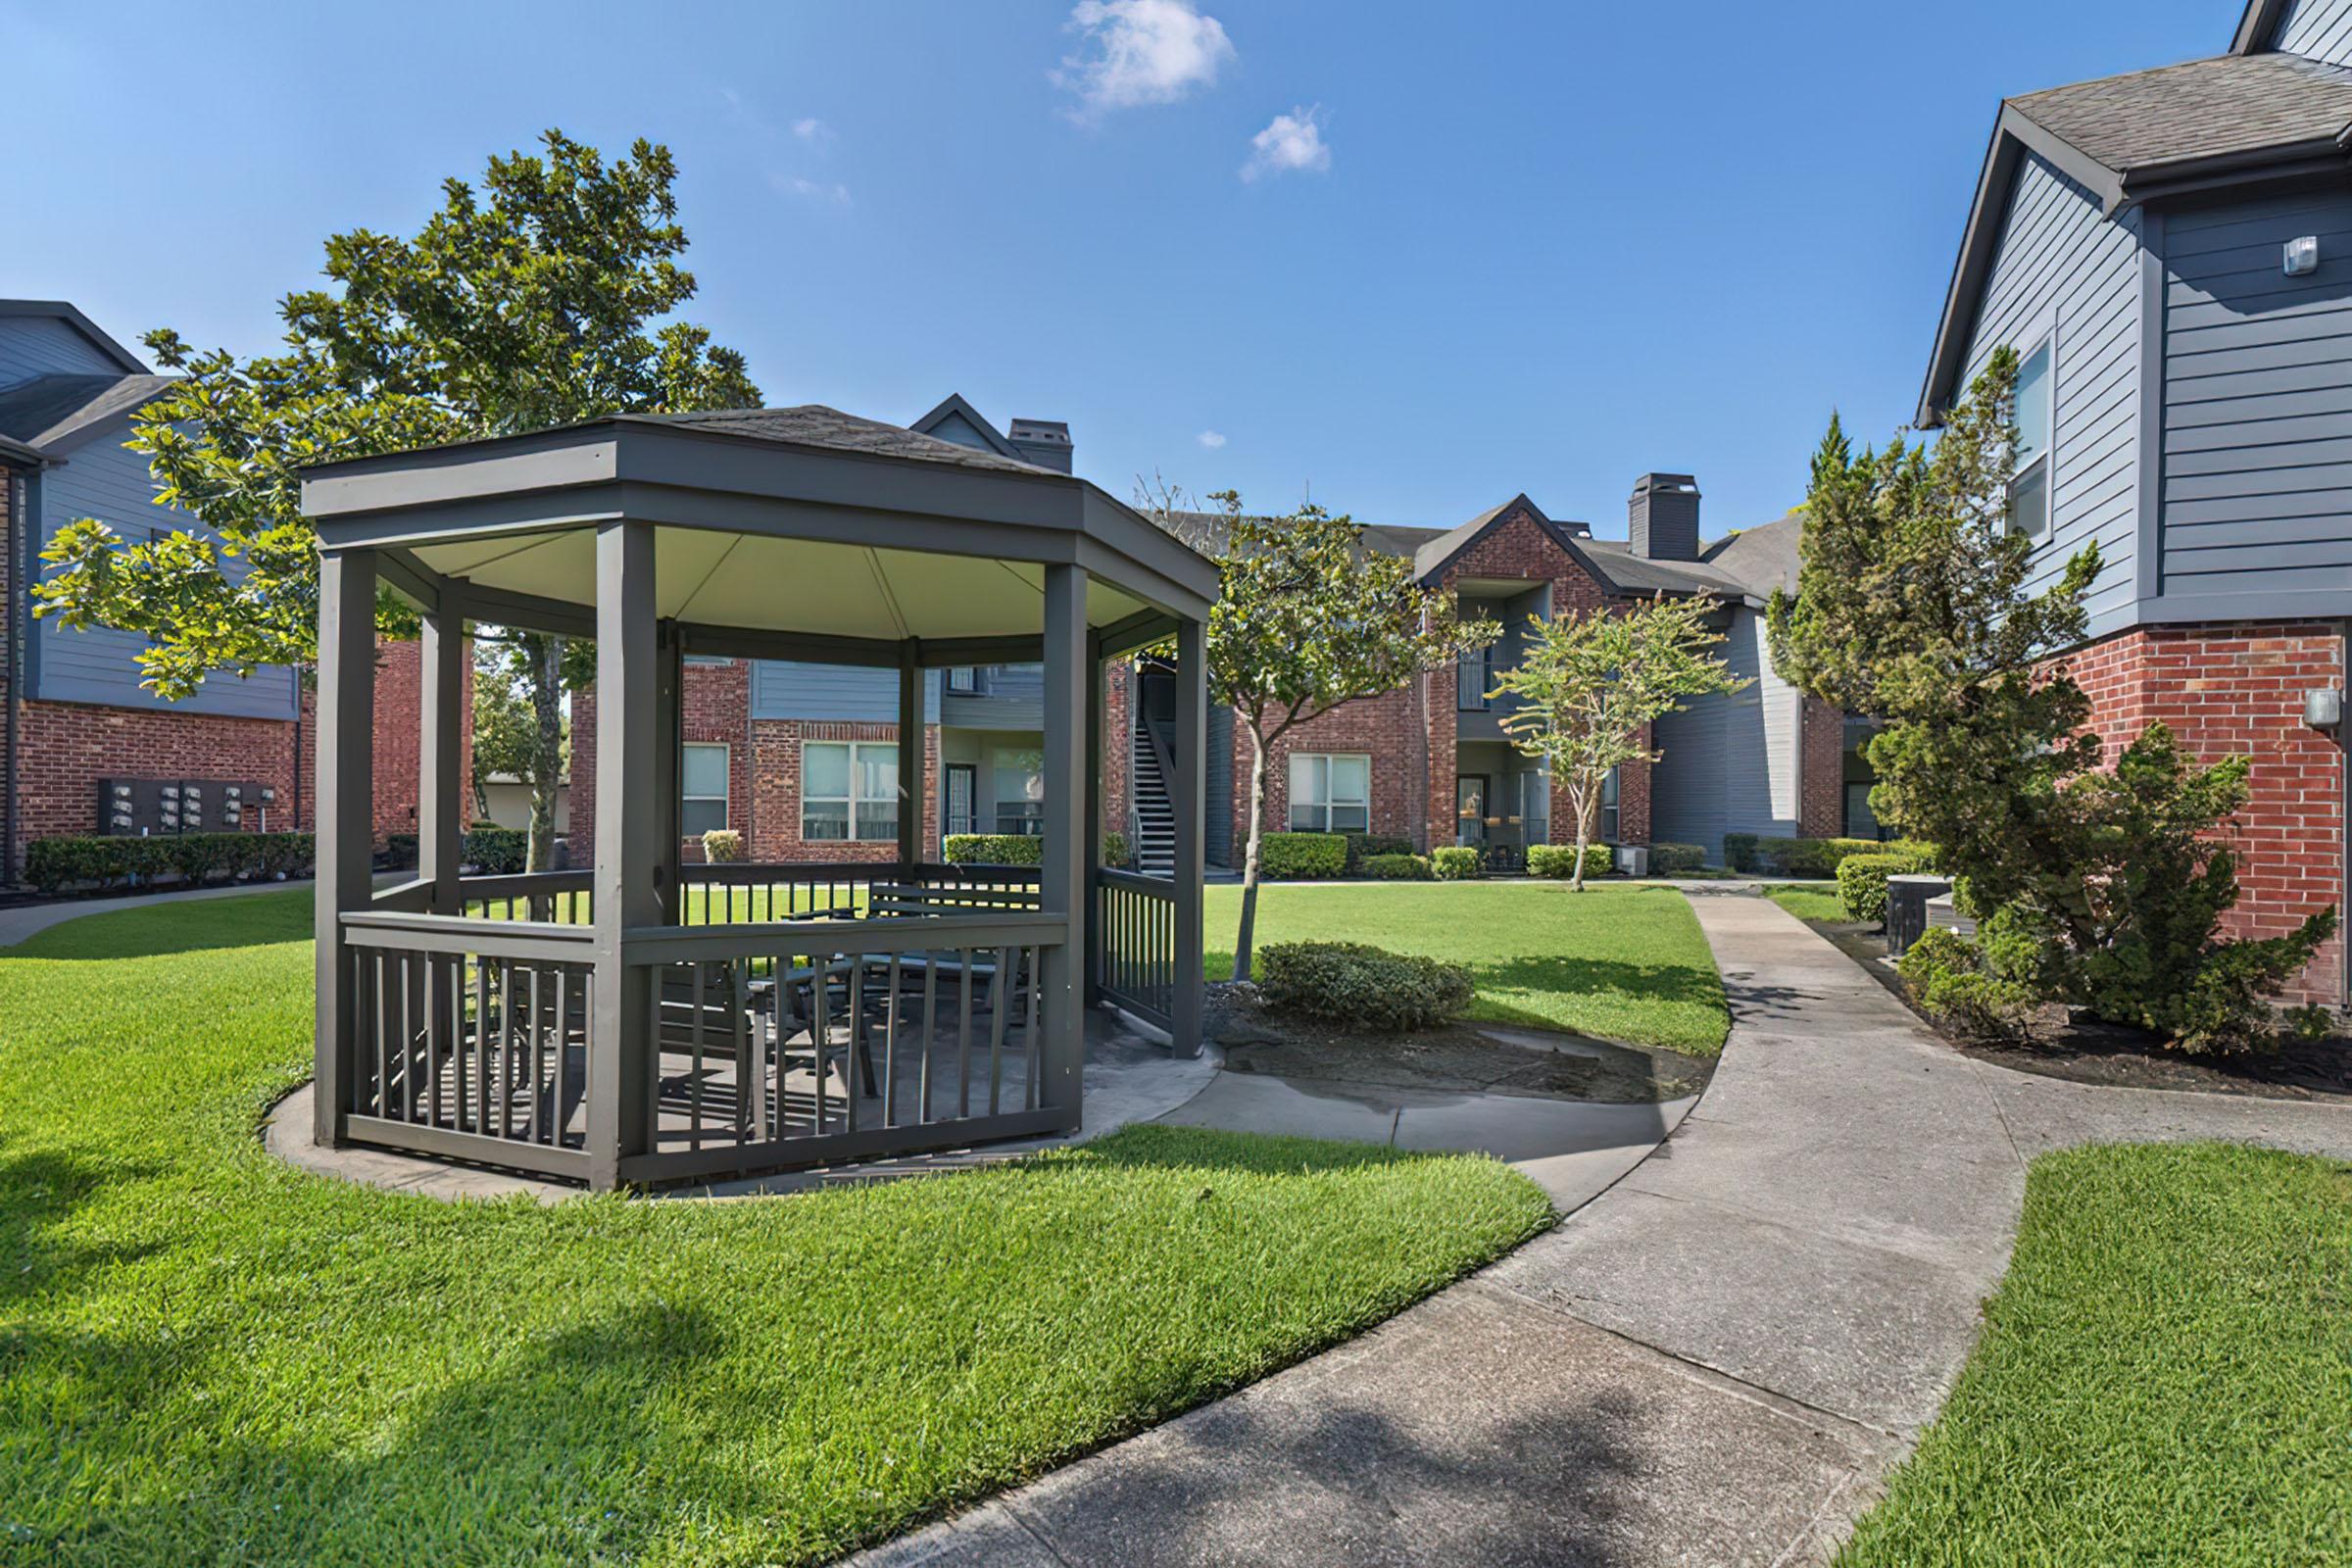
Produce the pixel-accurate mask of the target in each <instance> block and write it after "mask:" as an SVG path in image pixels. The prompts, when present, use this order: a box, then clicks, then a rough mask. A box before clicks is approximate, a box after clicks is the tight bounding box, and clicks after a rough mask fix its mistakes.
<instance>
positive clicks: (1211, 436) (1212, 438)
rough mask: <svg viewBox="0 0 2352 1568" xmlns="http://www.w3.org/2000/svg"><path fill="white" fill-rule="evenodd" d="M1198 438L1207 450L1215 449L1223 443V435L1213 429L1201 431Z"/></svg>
mask: <svg viewBox="0 0 2352 1568" xmlns="http://www.w3.org/2000/svg"><path fill="white" fill-rule="evenodd" d="M1199 439H1200V442H1201V445H1202V446H1204V447H1206V448H1208V450H1209V451H1211V452H1214V451H1216V450H1217V448H1219V447H1221V446H1223V445H1224V444H1225V437H1224V436H1223V435H1221V434H1219V433H1218V432H1217V431H1215V430H1203V431H1201V434H1200V437H1199Z"/></svg>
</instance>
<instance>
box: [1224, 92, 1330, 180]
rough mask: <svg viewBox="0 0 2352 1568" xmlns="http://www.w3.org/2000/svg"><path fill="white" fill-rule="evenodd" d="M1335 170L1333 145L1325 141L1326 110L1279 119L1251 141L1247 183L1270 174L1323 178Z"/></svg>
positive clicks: (1300, 111)
mask: <svg viewBox="0 0 2352 1568" xmlns="http://www.w3.org/2000/svg"><path fill="white" fill-rule="evenodd" d="M1330 168H1331V144H1330V143H1328V142H1326V141H1325V140H1324V139H1323V106H1322V105H1321V104H1317V105H1315V107H1314V108H1312V109H1293V110H1292V111H1291V112H1290V113H1289V114H1287V115H1276V116H1275V117H1274V121H1273V123H1271V124H1269V125H1268V126H1266V128H1265V129H1263V130H1261V131H1259V132H1258V133H1257V134H1256V135H1254V136H1252V137H1250V161H1249V162H1248V163H1246V164H1244V165H1243V166H1242V177H1243V178H1244V179H1262V178H1264V177H1265V176H1266V175H1268V174H1320V173H1323V172H1326V171H1328V170H1329V169H1330Z"/></svg>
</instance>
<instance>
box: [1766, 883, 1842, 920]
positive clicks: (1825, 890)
mask: <svg viewBox="0 0 2352 1568" xmlns="http://www.w3.org/2000/svg"><path fill="white" fill-rule="evenodd" d="M1764 896H1765V897H1766V898H1768V899H1770V900H1771V901H1772V902H1773V903H1775V904H1777V905H1779V906H1780V907H1782V908H1784V909H1787V910H1788V911H1789V913H1790V914H1793V915H1795V916H1796V917H1797V918H1798V919H1799V920H1843V919H1844V918H1845V901H1844V900H1843V899H1841V898H1839V897H1838V884H1837V883H1835V882H1779V883H1772V884H1769V885H1767V886H1766V887H1765V889H1764Z"/></svg>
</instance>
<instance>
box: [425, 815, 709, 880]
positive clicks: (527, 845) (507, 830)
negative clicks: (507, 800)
mask: <svg viewBox="0 0 2352 1568" xmlns="http://www.w3.org/2000/svg"><path fill="white" fill-rule="evenodd" d="M707 837H708V835H706V838H707ZM706 853H707V852H706ZM458 863H459V864H461V865H470V866H472V867H473V868H474V870H475V871H476V872H477V873H478V874H480V875H482V876H513V875H514V874H515V872H517V871H520V870H521V869H523V868H524V867H525V866H527V865H529V864H530V863H531V835H530V831H529V829H527V828H519V827H498V826H495V825H485V826H481V827H472V828H467V829H466V837H465V838H464V839H463V840H461V841H460V842H459V845H458Z"/></svg>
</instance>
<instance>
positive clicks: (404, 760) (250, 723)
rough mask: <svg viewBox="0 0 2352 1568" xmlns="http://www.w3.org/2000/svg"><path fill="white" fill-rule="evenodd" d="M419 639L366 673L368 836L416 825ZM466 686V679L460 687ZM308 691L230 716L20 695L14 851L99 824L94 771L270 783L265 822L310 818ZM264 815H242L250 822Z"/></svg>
mask: <svg viewBox="0 0 2352 1568" xmlns="http://www.w3.org/2000/svg"><path fill="white" fill-rule="evenodd" d="M417 656H418V645H417V644H416V643H413V642H379V643H378V644H377V648H376V658H377V664H376V683H375V800H374V808H375V809H374V819H375V832H376V837H377V838H378V839H379V840H380V839H381V838H382V837H383V836H384V835H385V834H387V833H411V832H415V831H416V826H417V749H418V744H419V742H420V740H421V738H422V733H421V730H420V728H419V719H418V711H417V695H418V694H417ZM467 690H468V693H470V690H471V688H470V686H469V687H468V688H467ZM316 704H317V699H316V696H315V695H314V694H313V693H311V692H308V691H306V692H304V693H303V695H302V721H301V724H300V725H299V729H300V735H299V737H297V734H296V730H297V728H298V726H297V725H296V724H295V723H294V722H293V721H291V720H287V719H277V718H228V717H223V716H221V715H219V714H213V713H190V712H180V711H172V710H169V709H166V710H161V711H159V710H155V709H144V708H107V707H101V706H98V705H95V704H89V703H44V702H27V703H25V705H24V707H23V709H22V718H21V722H22V724H23V733H22V736H21V742H20V744H21V745H22V748H23V752H22V760H23V766H22V768H21V769H20V773H19V786H18V788H19V794H18V811H19V849H20V851H21V850H22V847H23V845H24V844H25V843H29V842H30V841H32V840H33V839H37V838H51V837H55V836H57V835H60V834H72V833H95V832H96V831H97V830H98V781H99V780H100V779H102V778H223V779H251V780H253V781H254V782H255V783H258V784H262V785H265V786H267V787H268V788H270V789H272V790H274V791H276V792H277V800H276V803H275V804H274V805H272V806H271V808H270V814H269V823H270V828H271V829H272V830H273V831H286V830H293V829H304V830H307V829H309V828H311V827H313V826H314V825H315V824H316V819H317V817H316V806H317V803H316V801H315V799H314V796H315V794H316V790H315V787H314V782H313V781H314V778H315V776H316V775H315V772H314V769H315V768H316V766H317V756H318V753H317V748H316V745H315V741H316ZM470 710H471V705H470V703H469V704H468V705H467V711H466V714H465V717H464V720H463V723H464V729H463V734H464V736H465V737H466V747H465V750H464V751H463V752H462V754H461V758H460V765H461V768H462V773H461V777H460V781H459V789H460V797H459V798H460V800H461V802H469V801H470V800H471V799H472V794H471V790H472V775H473V766H472V757H471V740H472V735H473V716H472V712H471V711H470ZM261 826H262V815H261V813H260V812H258V811H255V812H251V813H249V814H248V815H247V816H246V817H245V822H244V827H245V830H246V831H248V832H258V831H259V830H260V829H261Z"/></svg>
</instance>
